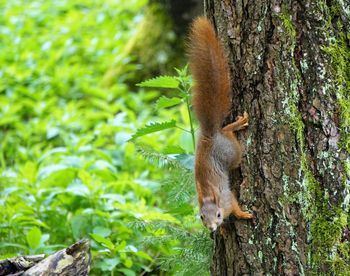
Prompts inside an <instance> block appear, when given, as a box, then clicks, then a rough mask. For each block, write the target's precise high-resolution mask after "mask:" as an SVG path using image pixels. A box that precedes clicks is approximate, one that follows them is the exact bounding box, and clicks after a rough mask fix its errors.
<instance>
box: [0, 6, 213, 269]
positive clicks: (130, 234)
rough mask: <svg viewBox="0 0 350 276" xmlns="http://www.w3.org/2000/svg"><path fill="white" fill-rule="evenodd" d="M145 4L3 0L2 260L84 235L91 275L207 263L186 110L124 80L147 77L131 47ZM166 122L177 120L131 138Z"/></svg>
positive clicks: (63, 244) (0, 79) (0, 52)
mask: <svg viewBox="0 0 350 276" xmlns="http://www.w3.org/2000/svg"><path fill="white" fill-rule="evenodd" d="M146 5H147V1H144V0H131V1H124V0H106V1H92V0H83V1H82V0H79V1H77V0H70V1H66V0H63V1H44V0H35V1H24V0H13V1H2V0H0V41H1V43H0V63H1V64H2V66H1V68H0V141H1V143H0V209H1V217H0V259H3V258H7V257H12V256H15V255H28V254H39V253H40V254H41V253H46V254H50V253H52V252H54V251H56V250H59V249H61V248H64V247H67V246H68V245H70V244H72V243H73V242H75V241H77V240H79V239H81V238H88V239H90V241H91V249H92V250H91V253H92V264H91V273H90V275H130V276H132V275H145V274H148V275H155V274H165V273H169V274H173V273H175V272H178V273H181V271H182V273H183V274H186V271H197V272H198V271H205V269H206V268H207V267H208V265H207V266H204V265H202V263H201V262H199V259H201V260H205V261H206V264H209V261H208V259H207V258H208V257H207V256H210V254H207V252H208V251H207V250H208V248H210V246H207V245H208V242H209V243H210V240H209V239H208V234H207V232H205V231H203V228H202V227H201V225H200V223H199V221H198V219H196V217H195V213H196V212H195V209H194V207H193V206H194V204H192V201H193V198H194V197H193V194H194V190H193V183H192V179H193V172H192V167H193V166H192V165H191V162H192V161H191V155H192V154H193V139H192V136H191V134H190V133H183V131H182V130H181V129H180V128H184V127H186V126H188V125H189V121H188V109H187V107H186V105H185V104H182V101H181V104H180V102H178V105H177V107H176V108H174V109H170V108H169V102H167V100H166V99H165V96H169V94H170V95H171V93H173V92H172V91H169V90H170V89H168V90H166V91H159V89H152V90H150V89H149V90H147V91H146V90H145V89H143V88H141V87H136V86H135V85H131V83H135V80H138V79H139V78H143V76H144V75H145V74H147V72H146V71H147V70H146V69H145V67H144V66H147V65H141V64H139V63H138V61H139V60H140V59H138V58H137V56H136V55H137V51H132V50H130V49H131V48H132V49H135V47H136V46H135V43H134V42H130V40H131V38H133V37H134V35H135V32H137V30H139V29H140V28H142V25H143V24H145V22H144V21H143V20H144V18H145V12H146V11H147V6H146ZM154 22H155V21H154ZM155 24H156V23H155ZM154 27H157V28H158V29H159V28H161V27H160V26H154ZM148 31H152V29H151V28H149V30H148ZM163 31H164V34H166V32H167V31H166V30H164V29H163ZM169 35H170V36H172V34H171V33H170V34H169ZM157 46H158V47H159V48H157V51H158V49H160V48H161V45H157ZM139 51H140V52H141V49H140V50H139ZM147 51H148V53H149V55H151V52H150V51H151V49H147ZM135 53H136V54H135ZM162 58H163V59H164V58H166V52H164V53H163V55H162ZM115 68H117V70H114V69H115ZM140 68H142V74H139V75H138V72H139V71H140ZM111 71H113V72H112V73H111ZM149 73H150V72H149ZM161 93H163V97H161V98H160V95H161ZM174 101H177V100H176V99H175V100H173V102H174ZM156 106H157V108H155V107H156ZM169 118H171V119H172V120H176V121H177V126H178V128H173V129H170V128H169V129H167V130H164V131H162V132H157V133H156V134H155V135H152V134H151V133H149V134H150V135H147V137H146V136H145V137H139V138H138V139H137V143H139V144H136V143H133V142H131V141H129V140H130V139H131V138H132V136H133V134H134V135H135V134H136V133H138V134H140V131H138V129H142V128H144V125H153V126H156V125H157V124H158V123H159V122H160V121H164V120H170V119H169ZM170 121H171V120H170ZM155 128H157V127H155ZM149 131H150V130H149V129H148V130H146V132H149ZM179 141H180V145H181V146H180V145H179ZM180 149H181V150H180ZM179 151H181V153H179ZM140 153H141V154H142V155H144V156H145V157H146V158H144V157H143V156H141V154H140ZM186 157H187V159H186ZM180 179H181V181H179V180H180ZM174 183H179V185H177V186H175V185H173V184H174ZM180 184H181V185H180ZM186 245H187V246H190V247H191V250H192V249H193V250H195V249H196V248H197V250H195V251H191V250H190V249H188V248H187V247H186ZM205 248H206V249H205ZM185 264H188V266H187V267H186V265H185ZM202 273H204V272H202Z"/></svg>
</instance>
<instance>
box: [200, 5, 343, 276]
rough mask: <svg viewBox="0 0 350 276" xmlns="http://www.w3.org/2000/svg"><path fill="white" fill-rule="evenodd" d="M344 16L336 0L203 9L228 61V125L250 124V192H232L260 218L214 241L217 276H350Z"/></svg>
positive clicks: (245, 170)
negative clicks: (234, 120)
mask: <svg viewBox="0 0 350 276" xmlns="http://www.w3.org/2000/svg"><path fill="white" fill-rule="evenodd" d="M345 8H346V7H345V3H344V2H342V1H336V0H327V1H321V0H306V1H293V0H290V1H269V0H258V1H257V2H256V3H255V4H254V5H251V4H249V3H248V2H247V1H243V2H241V1H233V2H230V1H210V0H207V1H206V11H207V14H208V16H209V17H210V18H213V21H214V23H215V26H216V28H217V29H218V33H219V36H220V37H221V39H222V41H223V42H224V44H225V46H226V48H227V50H228V52H229V57H230V66H231V69H232V79H233V87H234V89H233V90H234V91H233V94H234V99H233V107H234V108H233V111H234V112H233V117H234V116H235V115H237V113H240V112H242V111H243V110H247V111H248V112H249V113H250V116H251V118H252V120H251V122H250V127H249V129H248V130H247V132H246V133H243V134H241V135H240V138H241V139H242V141H243V143H244V144H245V150H246V155H245V158H244V160H243V162H242V166H241V172H240V173H241V175H242V176H243V177H247V178H248V183H249V185H248V186H244V187H243V186H238V187H237V186H236V191H237V192H238V194H239V196H240V201H241V202H242V203H245V204H246V206H248V207H249V208H251V209H253V210H254V212H255V214H256V217H257V218H256V220H255V221H254V222H253V223H249V222H248V223H247V222H239V221H233V223H232V224H231V226H230V227H231V228H230V229H231V230H232V234H231V235H229V236H228V237H222V236H220V235H216V237H215V255H214V262H213V268H212V273H213V274H215V275H232V274H235V275H239V274H245V273H247V274H259V273H265V274H276V273H277V274H278V275H282V274H286V275H291V274H298V275H303V274H318V275H319V274H337V275H344V274H343V273H345V275H346V273H348V274H350V267H349V265H350V260H349V214H348V211H349V200H350V195H349V186H350V183H349V179H350V178H349V175H350V173H349V168H350V161H349V160H350V159H349V143H350V142H349V141H350V139H349V131H350V129H349V120H350V119H349V118H350V114H349V110H350V96H349V75H350V74H349V70H350V69H349V68H350V66H349V65H348V63H349V56H350V55H349V29H347V28H349V27H345V25H344V23H346V22H350V17H349V14H348V13H347V11H346V10H345ZM348 25H349V26H350V24H348ZM244 141H245V142H244ZM235 182H237V183H239V182H238V180H236V181H235ZM231 222H232V221H231ZM241 255H243V256H241Z"/></svg>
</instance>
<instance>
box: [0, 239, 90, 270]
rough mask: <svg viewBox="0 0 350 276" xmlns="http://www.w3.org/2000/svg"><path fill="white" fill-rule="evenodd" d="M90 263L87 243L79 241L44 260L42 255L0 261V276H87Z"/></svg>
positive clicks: (86, 241)
mask: <svg viewBox="0 0 350 276" xmlns="http://www.w3.org/2000/svg"><path fill="white" fill-rule="evenodd" d="M39 261H40V262H39ZM90 262H91V256H90V246H89V241H88V240H81V241H79V242H77V243H75V244H73V245H71V246H70V247H68V248H65V249H62V250H60V251H58V252H56V253H54V254H52V255H50V256H48V257H47V258H45V259H43V256H42V255H37V256H22V257H15V258H12V259H7V260H4V261H0V275H16V276H19V275H21V276H29V275H30V276H44V275H52V276H54V275H60V276H70V275H88V273H89V270H90Z"/></svg>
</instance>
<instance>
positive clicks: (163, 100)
mask: <svg viewBox="0 0 350 276" xmlns="http://www.w3.org/2000/svg"><path fill="white" fill-rule="evenodd" d="M181 102H182V100H181V99H180V98H177V97H173V98H168V97H165V96H162V97H160V98H159V99H158V101H157V103H156V109H160V108H165V107H171V106H175V105H178V104H179V103H181Z"/></svg>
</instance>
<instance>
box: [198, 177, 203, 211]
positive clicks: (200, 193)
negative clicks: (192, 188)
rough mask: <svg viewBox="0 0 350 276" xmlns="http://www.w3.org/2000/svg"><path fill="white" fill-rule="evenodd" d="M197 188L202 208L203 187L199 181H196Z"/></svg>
mask: <svg viewBox="0 0 350 276" xmlns="http://www.w3.org/2000/svg"><path fill="white" fill-rule="evenodd" d="M196 188H197V196H198V202H199V206H200V207H201V206H202V205H203V192H202V189H201V185H200V183H199V182H198V181H196Z"/></svg>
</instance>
